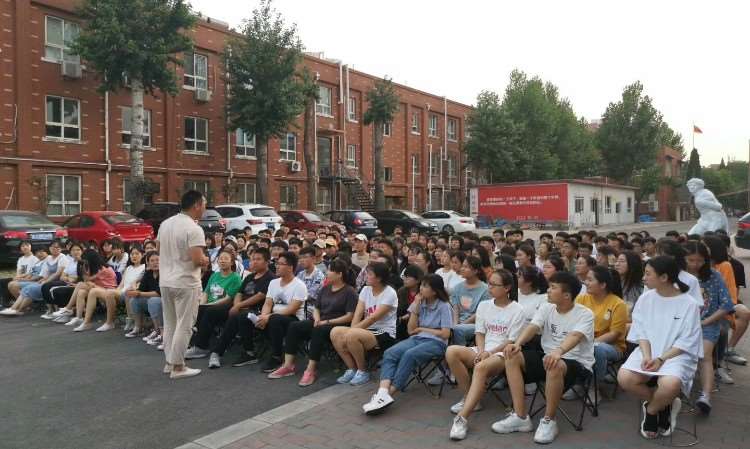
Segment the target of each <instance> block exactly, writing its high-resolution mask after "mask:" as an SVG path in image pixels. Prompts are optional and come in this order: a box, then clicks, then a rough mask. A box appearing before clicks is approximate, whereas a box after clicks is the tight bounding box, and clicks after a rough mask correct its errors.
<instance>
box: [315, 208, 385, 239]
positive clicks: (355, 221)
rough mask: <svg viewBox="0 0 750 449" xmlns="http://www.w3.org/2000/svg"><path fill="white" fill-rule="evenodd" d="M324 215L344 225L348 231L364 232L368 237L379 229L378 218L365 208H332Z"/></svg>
mask: <svg viewBox="0 0 750 449" xmlns="http://www.w3.org/2000/svg"><path fill="white" fill-rule="evenodd" d="M323 216H324V217H327V218H328V219H329V220H331V221H332V222H335V223H338V224H340V225H342V226H344V228H345V229H346V230H347V231H353V232H356V233H358V234H364V235H366V236H367V237H368V238H369V237H372V236H373V235H375V231H377V229H378V220H376V219H375V217H373V216H372V215H370V214H369V213H368V212H365V211H363V210H332V211H328V212H326V213H325V214H323Z"/></svg>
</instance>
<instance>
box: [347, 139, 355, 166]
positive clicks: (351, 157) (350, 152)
mask: <svg viewBox="0 0 750 449" xmlns="http://www.w3.org/2000/svg"><path fill="white" fill-rule="evenodd" d="M346 166H347V167H353V168H357V145H352V144H349V145H347V146H346Z"/></svg>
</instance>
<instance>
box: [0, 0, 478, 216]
mask: <svg viewBox="0 0 750 449" xmlns="http://www.w3.org/2000/svg"><path fill="white" fill-rule="evenodd" d="M75 4H76V1H74V0H0V36H2V37H1V38H0V67H2V70H0V209H5V208H10V209H27V210H38V211H42V212H46V213H47V214H48V215H50V216H53V217H55V216H59V217H62V216H68V215H71V214H74V213H77V212H78V211H79V210H102V209H111V210H120V209H127V207H128V205H127V204H125V202H124V200H123V198H124V193H125V188H126V187H125V179H126V178H127V177H128V175H129V165H128V164H129V155H128V149H127V143H128V142H129V140H128V139H129V134H128V128H129V124H128V123H129V120H128V117H129V113H130V111H129V108H128V106H129V105H130V94H129V92H127V91H123V92H117V93H112V94H108V95H102V94H100V93H98V92H97V90H96V89H97V87H98V82H97V80H96V77H95V74H94V73H92V72H90V71H87V70H86V68H85V61H82V64H83V66H82V70H80V74H79V70H78V67H80V64H79V61H78V58H77V57H76V56H75V55H73V54H71V52H70V51H69V50H68V43H69V42H70V40H71V39H72V37H73V36H75V33H76V32H77V30H78V27H79V26H80V24H79V21H78V20H77V18H76V16H75V15H74V14H73V11H74V8H75ZM192 33H193V36H194V42H195V51H194V54H190V55H184V59H185V61H186V62H187V63H186V64H185V67H183V68H178V69H177V70H178V77H179V79H180V80H181V81H180V84H182V86H181V89H180V93H179V94H178V95H177V96H176V97H170V96H166V95H162V94H159V95H157V96H156V97H148V96H147V97H146V99H145V107H146V109H147V110H148V112H147V117H146V118H147V121H148V124H147V138H146V140H147V142H146V143H147V146H148V149H147V150H146V151H145V152H144V161H145V173H146V177H147V178H149V179H150V180H152V181H154V182H155V183H157V184H158V185H159V186H160V191H159V193H157V194H155V195H154V196H153V198H150V199H151V200H153V201H176V200H177V199H178V198H179V196H180V194H181V192H183V191H184V190H185V189H188V188H197V189H199V190H202V191H204V192H205V193H207V195H208V196H209V199H210V200H211V201H212V202H213V203H215V204H219V203H223V202H228V201H238V202H253V201H255V187H254V183H255V173H256V164H255V157H254V154H255V145H254V142H253V138H252V136H246V135H245V134H244V133H241V132H237V131H236V130H233V129H228V127H227V124H226V121H225V118H224V106H225V101H226V95H225V94H226V85H225V81H224V80H225V77H224V76H223V75H224V74H223V72H222V71H223V64H222V63H221V53H222V51H223V49H224V44H225V41H226V39H227V38H228V37H229V36H230V35H231V34H232V31H231V30H229V29H228V27H227V26H226V25H224V24H222V23H220V22H218V21H215V20H211V19H201V20H200V21H199V22H198V23H197V25H196V27H195V28H194V30H193V31H192ZM63 61H68V62H69V63H68V64H64V63H63ZM304 64H305V65H306V66H307V67H308V68H309V69H310V70H311V71H313V72H317V73H318V74H319V83H320V86H321V94H322V97H323V98H322V100H321V101H320V103H319V104H318V105H317V112H318V114H317V126H316V128H317V129H316V131H317V137H316V141H317V161H318V168H319V172H320V182H319V186H320V193H319V195H318V201H317V202H318V204H319V209H324V210H325V209H329V208H332V207H333V208H337V207H354V208H359V207H360V204H359V201H358V199H357V191H358V190H359V191H364V192H370V191H371V189H372V187H373V161H372V127H371V126H364V124H363V123H362V115H363V111H364V110H365V109H366V107H367V103H366V101H365V95H366V92H367V91H368V90H369V89H370V88H371V87H372V86H373V84H374V82H375V80H376V78H375V77H373V76H371V75H368V74H365V73H362V72H358V71H356V70H353V69H350V68H349V67H347V66H346V65H343V64H342V63H339V62H336V61H330V60H326V59H323V58H320V57H315V56H312V55H308V56H306V57H305V62H304ZM63 72H65V76H63ZM396 91H397V93H398V95H399V97H400V99H401V104H400V108H399V111H398V112H397V114H396V117H395V119H394V121H393V123H392V124H390V126H387V127H386V131H387V136H386V137H385V151H384V154H385V163H384V165H385V167H386V169H385V170H386V181H387V182H386V197H387V204H388V206H389V207H403V208H408V209H412V210H417V211H421V210H424V209H426V208H428V207H430V206H431V208H432V209H438V208H441V207H446V208H464V207H465V204H464V203H465V198H466V191H465V187H466V186H465V183H466V178H465V176H464V173H462V170H461V167H462V166H463V164H462V161H463V159H464V158H463V156H462V147H463V141H464V137H465V129H464V126H465V119H466V116H467V114H468V113H469V111H470V109H471V108H470V106H467V105H463V104H460V103H457V102H454V101H450V100H446V99H445V98H444V97H440V96H437V95H432V94H428V93H426V92H422V91H419V90H416V89H413V88H410V87H406V86H401V85H397V86H396ZM207 93H208V94H209V95H207ZM296 125H297V126H292V127H290V129H289V133H288V135H287V137H286V138H285V139H279V140H273V141H271V142H269V148H268V151H269V153H268V154H269V158H268V159H269V168H268V172H269V173H268V174H269V194H268V195H269V201H268V202H269V203H270V204H271V205H272V206H275V207H279V208H295V207H300V208H304V207H306V204H307V196H306V195H307V192H306V189H305V186H306V179H307V173H306V170H305V164H304V162H303V153H302V148H303V141H302V140H303V139H302V136H303V127H302V117H300V119H299V121H298V123H297V124H296ZM430 155H432V164H430ZM296 162H300V164H297V163H296ZM430 191H431V192H432V195H431V201H430V195H429V193H428V192H430Z"/></svg>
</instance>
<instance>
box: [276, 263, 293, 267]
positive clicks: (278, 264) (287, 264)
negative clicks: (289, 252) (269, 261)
mask: <svg viewBox="0 0 750 449" xmlns="http://www.w3.org/2000/svg"><path fill="white" fill-rule="evenodd" d="M281 265H286V266H287V267H291V266H292V264H290V263H286V262H276V266H277V267H278V266H281Z"/></svg>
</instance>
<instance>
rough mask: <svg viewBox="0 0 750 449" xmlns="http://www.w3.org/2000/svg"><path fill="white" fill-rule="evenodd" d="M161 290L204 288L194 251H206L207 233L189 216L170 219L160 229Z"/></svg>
mask: <svg viewBox="0 0 750 449" xmlns="http://www.w3.org/2000/svg"><path fill="white" fill-rule="evenodd" d="M156 240H157V241H158V242H159V256H160V257H159V286H160V287H171V288H190V289H194V288H201V269H200V267H197V266H195V264H193V260H192V259H191V258H190V248H194V247H196V246H198V247H201V248H203V247H205V246H206V239H205V237H204V235H203V229H201V227H200V226H198V224H197V223H196V222H195V220H193V219H192V218H190V216H188V215H187V214H184V213H179V214H177V215H175V216H172V217H169V218H167V219H166V220H164V222H163V223H162V224H161V226H160V227H159V235H158V236H157V237H156Z"/></svg>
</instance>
